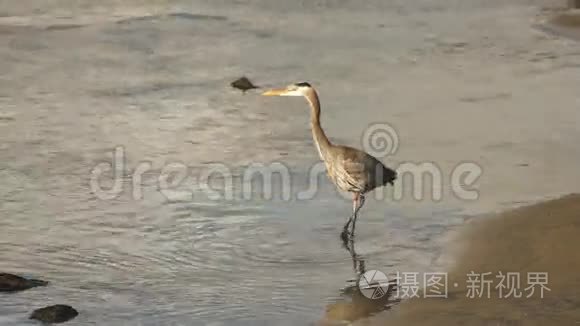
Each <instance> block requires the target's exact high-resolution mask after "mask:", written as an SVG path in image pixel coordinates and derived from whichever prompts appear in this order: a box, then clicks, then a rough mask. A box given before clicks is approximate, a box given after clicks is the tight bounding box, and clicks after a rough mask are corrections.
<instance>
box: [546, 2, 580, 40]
mask: <svg viewBox="0 0 580 326" xmlns="http://www.w3.org/2000/svg"><path fill="white" fill-rule="evenodd" d="M542 29H544V30H546V31H547V32H549V33H552V34H555V35H558V36H562V37H566V38H569V39H573V40H576V41H580V9H573V10H557V11H556V12H555V13H553V14H551V15H550V16H549V17H548V19H547V20H546V22H545V24H544V25H543V28H542Z"/></svg>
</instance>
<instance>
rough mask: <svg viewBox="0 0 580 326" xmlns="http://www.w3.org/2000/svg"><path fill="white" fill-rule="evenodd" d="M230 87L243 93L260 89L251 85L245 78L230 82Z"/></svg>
mask: <svg viewBox="0 0 580 326" xmlns="http://www.w3.org/2000/svg"><path fill="white" fill-rule="evenodd" d="M230 85H231V86H232V87H233V88H237V89H240V90H242V92H244V93H245V92H246V91H247V90H249V89H254V88H260V87H259V86H256V85H254V84H252V82H251V81H250V80H249V79H248V78H247V77H242V78H239V79H236V80H234V81H233V82H231V83H230Z"/></svg>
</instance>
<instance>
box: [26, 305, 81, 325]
mask: <svg viewBox="0 0 580 326" xmlns="http://www.w3.org/2000/svg"><path fill="white" fill-rule="evenodd" d="M78 315H79V313H78V311H76V310H75V309H74V308H73V307H71V306H67V305H63V304H57V305H54V306H50V307H45V308H40V309H36V310H34V311H33V312H32V314H31V315H30V319H36V320H40V321H41V322H43V323H64V322H66V321H69V320H71V319H73V318H75V317H76V316H78Z"/></svg>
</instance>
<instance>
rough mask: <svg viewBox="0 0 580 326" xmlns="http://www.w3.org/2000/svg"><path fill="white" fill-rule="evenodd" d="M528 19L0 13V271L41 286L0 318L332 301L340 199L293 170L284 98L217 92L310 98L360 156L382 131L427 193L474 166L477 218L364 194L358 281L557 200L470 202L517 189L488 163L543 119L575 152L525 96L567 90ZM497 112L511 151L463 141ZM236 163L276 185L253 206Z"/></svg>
mask: <svg viewBox="0 0 580 326" xmlns="http://www.w3.org/2000/svg"><path fill="white" fill-rule="evenodd" d="M538 2H539V1H536V2H534V1H516V2H515V3H513V4H504V2H503V1H475V0H470V1H428V0H421V1H378V0H375V1H365V3H364V4H361V3H360V2H358V1H354V0H353V1H350V0H334V1H331V0H327V1H295V2H289V1H266V0H238V1H175V2H166V1H153V0H144V1H127V2H121V1H118V2H117V1H100V2H99V3H98V4H94V3H93V1H65V0H62V1H53V2H51V4H48V5H47V4H43V3H40V2H36V1H19V2H11V1H0V43H1V47H0V57H1V59H0V60H1V63H2V64H1V65H0V139H1V142H0V155H1V160H0V198H1V200H2V201H1V202H0V270H2V271H5V272H11V273H19V274H23V275H29V276H33V277H37V278H42V279H46V280H48V281H50V282H51V285H50V286H49V287H46V288H37V289H33V290H29V291H26V292H23V293H19V294H14V295H10V296H6V295H2V296H0V323H1V324H2V325H4V324H5V325H24V324H27V323H29V322H28V321H26V316H27V314H28V313H29V312H30V311H32V310H33V309H35V308H38V307H40V306H44V305H47V304H48V303H55V304H56V303H66V304H70V305H72V306H74V307H75V308H77V309H78V310H79V311H80V315H79V317H77V318H76V319H75V320H74V321H72V322H70V323H69V324H70V325H121V324H123V325H311V324H313V323H316V322H317V321H319V320H320V319H321V318H323V316H324V314H325V309H326V306H327V305H329V304H331V303H332V302H335V301H338V300H342V299H341V298H342V297H343V296H344V294H343V291H342V290H343V289H344V288H345V287H347V286H348V285H349V284H350V283H349V280H351V279H352V278H353V266H352V261H351V256H350V255H349V253H348V252H347V251H346V250H345V249H344V248H343V247H342V246H341V242H340V240H339V233H340V230H341V227H342V224H343V222H344V221H345V219H346V218H347V217H348V215H349V214H350V210H351V203H350V201H349V200H348V198H345V197H343V196H340V195H339V194H338V193H337V192H336V191H335V190H334V188H333V186H332V185H331V184H330V182H329V181H328V179H327V178H326V177H325V176H324V173H320V172H313V171H317V170H316V168H317V167H319V165H316V164H317V163H318V157H317V153H316V150H315V148H314V146H313V144H312V141H311V138H310V131H309V126H308V111H307V108H306V103H305V102H304V101H303V100H301V99H294V98H263V97H260V96H257V94H258V93H257V92H252V91H250V92H247V93H246V94H242V93H240V92H238V91H236V90H233V89H231V88H229V83H230V82H231V81H232V80H234V79H236V78H238V77H240V76H242V75H247V76H249V77H250V78H251V79H252V80H254V81H255V82H256V83H257V84H259V85H262V86H266V87H269V86H282V85H286V84H288V83H291V82H296V81H303V80H306V81H309V82H311V83H312V84H313V85H315V86H316V87H317V88H318V90H319V92H320V96H321V101H322V104H323V125H324V127H325V128H326V129H327V133H328V134H329V135H330V136H331V138H332V140H333V141H335V142H337V143H344V144H348V145H352V146H356V147H361V146H362V145H361V138H362V135H363V132H364V130H365V128H367V127H368V126H369V125H371V124H373V123H376V122H388V123H390V124H391V125H393V126H394V127H395V128H396V130H397V131H398V132H399V138H400V150H399V151H398V152H397V153H393V155H391V156H387V157H384V158H382V160H383V162H385V164H387V165H389V166H392V167H397V165H398V164H399V163H401V162H404V161H412V162H422V161H423V160H428V161H430V162H431V161H436V163H437V166H439V167H440V168H441V169H442V171H443V176H444V179H445V180H447V178H448V176H449V173H450V172H449V171H451V168H452V167H453V166H455V165H457V164H458V163H460V162H462V161H465V160H479V161H478V162H480V163H481V164H483V165H484V167H485V168H486V169H487V170H486V169H484V171H488V176H489V178H488V179H486V178H482V179H481V180H480V183H481V189H482V191H483V190H488V189H492V190H493V189H497V192H496V191H495V190H494V191H489V192H488V194H489V193H493V194H492V195H488V196H487V197H485V196H484V197H483V199H482V202H483V204H481V205H474V204H469V205H472V206H469V207H476V208H477V209H470V208H466V206H465V205H467V204H465V205H464V203H462V201H461V200H458V199H457V198H456V197H453V196H451V195H449V193H448V192H447V190H444V191H443V194H444V195H443V198H442V200H440V201H433V200H429V199H424V200H419V201H416V200H411V199H408V198H405V200H400V201H397V200H389V198H392V197H393V196H392V195H391V196H385V197H386V198H387V199H384V200H377V199H373V198H369V200H367V203H366V205H365V207H364V208H363V210H362V212H361V218H360V220H359V223H358V224H357V242H356V246H357V248H356V249H357V252H358V254H360V256H361V257H362V258H363V259H364V260H365V264H366V267H367V269H377V270H381V271H383V272H385V273H389V274H390V273H394V272H396V271H413V272H424V271H437V270H440V269H441V268H442V267H441V266H443V265H444V263H445V259H444V258H443V256H444V255H443V249H444V245H445V243H446V242H447V236H446V235H447V234H448V233H449V231H450V230H453V229H454V228H455V227H456V226H458V225H461V224H462V223H463V222H464V221H465V220H466V218H468V217H469V216H472V215H473V214H474V213H475V212H478V213H479V212H482V211H488V210H493V209H497V208H502V207H505V206H506V205H508V206H509V205H512V204H514V203H521V202H523V201H525V200H531V199H535V198H538V197H542V196H543V194H544V193H547V194H552V193H557V192H558V191H562V190H566V189H568V188H571V187H576V185H575V184H574V183H573V182H572V181H573V180H571V181H570V183H564V185H563V186H562V184H560V186H559V188H556V187H554V188H549V185H545V187H548V188H547V189H544V188H542V189H539V190H538V189H536V190H537V191H536V192H532V190H530V189H531V187H527V186H525V185H523V186H522V188H521V189H519V190H518V189H516V190H514V189H511V188H509V186H506V187H501V186H500V187H498V188H493V187H491V186H489V184H492V183H493V180H497V179H499V177H498V175H502V176H503V175H505V174H509V175H512V174H513V175H514V177H520V178H522V179H526V178H525V176H526V175H527V174H518V173H519V172H517V171H521V169H519V170H516V172H515V173H511V172H498V170H497V165H498V164H504V163H505V164H506V165H510V166H516V165H517V166H519V167H524V166H526V165H525V164H528V162H529V161H530V160H531V159H533V157H534V155H536V152H534V151H533V149H530V148H532V147H531V145H532V144H533V143H534V140H535V138H534V137H538V138H545V137H543V134H541V133H540V134H538V130H540V129H541V126H542V125H543V124H549V123H552V124H554V125H558V126H559V129H558V130H559V133H560V134H559V136H558V137H561V139H565V140H567V139H574V137H576V139H577V136H578V130H577V129H576V127H575V124H574V123H573V121H572V122H571V121H570V119H569V116H568V118H567V117H566V116H559V115H554V116H553V117H550V118H549V119H546V120H545V121H542V119H541V117H543V116H544V113H542V112H540V110H534V108H535V106H534V105H538V106H539V105H541V103H542V102H541V99H542V98H545V97H546V96H554V97H557V96H563V97H564V98H566V100H567V101H568V100H569V101H578V98H577V93H576V90H575V88H574V87H572V86H571V85H568V83H564V82H562V84H561V85H559V86H561V87H556V86H557V85H555V86H553V87H546V88H541V87H540V82H541V81H542V80H541V78H553V79H552V81H553V80H577V78H578V77H577V76H579V74H578V63H579V62H580V61H579V53H580V52H578V48H577V47H574V46H573V45H570V44H568V43H566V44H562V43H561V42H562V41H559V40H555V39H554V38H551V37H547V36H542V34H541V33H540V32H534V31H533V28H532V27H531V26H530V24H529V20H530V19H532V18H534V13H535V12H537V11H538V7H537V3H538ZM490 19H497V22H496V23H495V24H490ZM488 25H493V26H490V27H489V30H482V26H488ZM564 65H565V66H566V67H569V70H566V71H564V70H562V69H561V67H563V66H564ZM507 67H511V68H507ZM508 69H512V70H509V71H508ZM473 70H474V71H475V72H474V73H472V74H471V73H470V72H471V71H473ZM547 71H555V73H554V74H555V75H554V74H548V73H547ZM546 76H548V77H546ZM517 79H520V80H522V84H518V86H513V88H512V89H508V90H505V88H504V86H505V85H515V84H514V82H515V81H516V80H517ZM539 89H541V90H542V91H543V92H544V93H538V92H536V91H537V90H539ZM538 99H540V100H538ZM509 101H513V103H511V104H509ZM450 103H452V104H450ZM514 103H515V104H514ZM508 104H509V105H514V106H516V107H518V108H520V109H521V108H525V107H526V106H528V107H530V108H532V110H531V112H530V113H529V117H530V121H531V122H528V123H527V124H525V125H524V126H523V127H521V128H519V133H518V134H517V135H515V134H513V130H512V131H511V132H510V131H508V130H503V129H501V128H500V129H498V131H497V132H496V133H494V134H493V135H490V134H489V132H484V131H483V130H480V129H478V126H479V125H480V124H486V123H489V122H491V121H498V119H507V120H509V119H511V118H514V119H515V114H516V113H514V112H513V111H509V110H507V109H506V108H507V106H508ZM443 107H445V108H443ZM465 107H468V109H467V110H470V112H466V111H465V109H464V108H465ZM491 107H495V108H499V111H500V112H499V113H497V114H496V115H495V116H489V113H486V112H485V111H484V110H486V109H487V108H491ZM482 110H483V111H482ZM558 110H561V111H563V112H565V113H570V112H571V110H572V108H570V107H569V106H564V107H561V108H559V109H558ZM437 111H439V113H437ZM520 111H521V110H520ZM520 111H518V112H520ZM441 117H442V118H441ZM474 119H475V120H476V121H477V123H474ZM517 119H518V120H519V119H520V118H517ZM452 120H454V121H456V122H457V120H459V121H463V123H462V124H461V125H460V126H459V127H455V128H454V129H453V128H451V129H450V128H449V125H450V124H451V122H446V121H452ZM466 121H469V123H467V124H466V123H465V122H466ZM448 123H449V124H448ZM526 125H527V127H526ZM512 134H513V135H512ZM507 135H511V136H507ZM508 137H510V139H512V142H507V141H505V140H502V139H505V138H508ZM470 139H471V140H470ZM552 140H553V141H554V142H556V141H558V139H552ZM517 145H521V146H519V147H518V146H517ZM512 146H515V148H514V149H513V151H512V150H511V147H512ZM546 146H547V145H546ZM571 147H572V146H570V147H562V148H561V150H562V151H566V152H567V153H568V155H577V156H578V155H580V154H579V153H578V151H577V150H576V149H571ZM482 151H484V152H485V151H487V153H488V154H487V156H486V155H483V154H481V152H482ZM115 155H120V156H119V157H118V158H121V157H122V160H119V159H117V160H116V161H115V160H114V157H115ZM494 155H495V156H494ZM489 157H491V158H493V157H501V158H503V160H500V161H499V162H498V161H495V162H496V163H493V160H492V161H489V160H488V159H489ZM554 159H555V160H558V157H557V155H556V158H554ZM273 162H274V164H273ZM490 162H492V163H490ZM557 162H559V165H558V166H559V167H560V168H561V169H564V170H565V169H570V170H572V169H574V167H575V166H576V165H574V164H572V163H567V162H566V161H564V160H563V159H562V160H560V161H557ZM255 163H263V164H266V170H265V171H270V170H276V169H277V170H278V171H279V170H280V169H281V170H282V171H283V173H285V174H287V175H288V176H289V178H290V179H289V180H290V181H286V182H282V181H281V180H283V179H281V178H280V179H278V178H274V179H273V180H272V181H271V183H272V189H274V190H273V192H274V198H272V199H268V198H263V196H262V194H263V193H264V192H265V193H268V191H267V190H266V191H265V190H264V189H263V188H262V187H259V186H256V187H248V185H249V184H250V183H251V180H249V179H248V178H245V177H244V176H245V174H244V173H245V171H247V169H246V167H247V166H248V165H249V164H255ZM110 164H112V165H114V167H113V170H114V169H115V168H118V169H120V170H119V171H118V172H119V173H117V174H115V173H113V172H112V171H110V170H108V171H104V170H103V169H104V168H106V167H108V166H109V165H110ZM271 164H273V165H271ZM486 164H488V166H486ZM518 164H519V165H518ZM534 168H539V169H544V168H545V167H544V166H543V165H540V167H537V165H535V166H532V167H530V169H534ZM213 169H215V170H213ZM220 169H221V170H220ZM313 169H314V170H313ZM514 169H517V168H514ZM121 170H122V171H121ZM139 171H141V172H139ZM212 171H221V172H220V173H221V174H220V173H217V175H221V177H220V178H211V179H212V185H211V189H210V190H208V189H207V188H204V187H203V184H202V182H201V181H200V180H205V179H208V178H209V177H208V176H209V174H210V172H212ZM532 171H534V170H532ZM179 173H185V174H186V177H184V178H181V177H180V176H179ZM317 173H318V174H317ZM224 175H225V177H224ZM312 175H314V176H315V178H314V180H316V182H314V183H313V182H312V180H313V179H312V178H310V176H312ZM318 176H320V177H319V178H317V177H318ZM484 176H485V174H484ZM204 178H205V179H204ZM494 178H495V179H494ZM508 178H509V177H508ZM490 180H491V181H490ZM504 180H505V179H504ZM508 181H509V179H508ZM508 181H506V183H509V182H508ZM229 182H231V184H230V183H229ZM562 182H564V181H562ZM95 185H97V186H95ZM399 186H401V185H400V184H398V185H397V187H399ZM444 186H445V187H447V185H446V184H445V185H444ZM313 187H315V189H314V190H313V191H314V192H313V193H312V194H311V195H308V196H307V197H308V198H306V199H305V198H304V191H306V190H308V189H310V190H312V188H313ZM486 187H487V188H486ZM280 189H285V190H288V191H289V194H288V197H286V198H281V197H284V196H282V195H283V191H281V190H280ZM520 190H521V191H520ZM389 191H392V190H389ZM502 191H504V192H508V193H511V194H517V195H514V196H505V193H503V192H502ZM309 193H310V192H309ZM388 194H391V192H388ZM483 195H485V194H483ZM483 195H482V196H483Z"/></svg>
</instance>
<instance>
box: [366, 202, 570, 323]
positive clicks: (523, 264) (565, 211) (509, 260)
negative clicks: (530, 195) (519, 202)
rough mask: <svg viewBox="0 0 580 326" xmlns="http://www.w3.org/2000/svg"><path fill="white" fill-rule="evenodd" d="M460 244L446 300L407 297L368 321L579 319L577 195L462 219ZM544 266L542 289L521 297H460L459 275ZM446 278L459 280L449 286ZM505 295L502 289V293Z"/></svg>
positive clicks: (463, 292)
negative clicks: (465, 221)
mask: <svg viewBox="0 0 580 326" xmlns="http://www.w3.org/2000/svg"><path fill="white" fill-rule="evenodd" d="M457 241H458V244H460V245H461V244H464V245H463V246H460V247H462V248H464V249H463V250H464V251H463V252H462V253H460V254H459V256H458V260H457V262H456V266H455V267H453V268H452V269H451V271H450V272H449V274H448V277H449V278H448V280H449V281H448V283H449V285H450V289H449V298H447V299H442V298H436V299H413V300H409V301H407V302H405V303H403V304H401V305H399V306H398V307H397V309H395V310H393V312H392V313H389V314H383V315H382V316H381V318H380V320H379V321H378V322H377V323H376V325H384V324H386V325H575V324H578V323H580V308H579V307H580V296H579V295H578V288H579V287H580V275H579V274H578V271H579V270H580V252H579V251H578V247H579V246H580V195H577V194H576V195H568V196H565V197H562V198H559V199H555V200H550V201H546V202H542V203H539V204H535V205H532V206H527V207H522V208H518V209H515V210H511V211H508V212H505V213H502V214H499V215H497V216H495V217H490V218H484V219H481V220H478V221H475V222H474V223H470V224H469V225H468V226H467V227H466V229H465V230H464V232H461V235H460V236H459V237H458V240H457ZM471 271H475V272H476V273H484V272H491V275H492V276H495V275H498V272H499V271H502V272H503V273H506V272H519V273H520V275H521V286H520V287H519V289H522V290H524V288H525V287H527V286H526V284H527V279H526V278H527V273H528V272H547V273H548V277H549V278H548V285H547V287H548V288H549V289H550V291H546V292H545V293H544V298H543V299H542V298H540V296H539V292H536V293H534V295H533V296H532V297H531V298H525V297H526V296H527V295H528V294H529V292H525V291H523V296H522V297H521V298H505V297H504V298H500V294H499V292H498V291H499V290H498V289H496V288H495V286H496V285H497V284H498V283H497V282H498V281H497V280H494V282H493V284H492V286H491V287H490V298H485V296H486V295H484V298H468V291H469V290H468V289H467V287H466V283H467V282H466V281H467V276H466V275H467V274H468V273H470V272H471ZM454 282H457V283H459V286H458V287H457V288H456V289H453V286H452V285H451V284H453V283H454ZM504 294H505V292H504Z"/></svg>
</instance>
